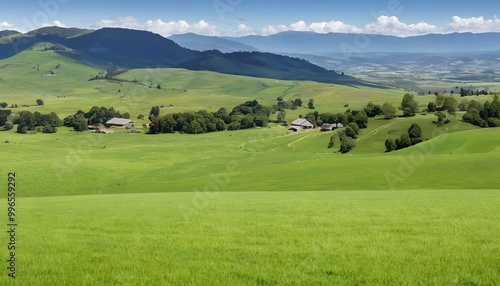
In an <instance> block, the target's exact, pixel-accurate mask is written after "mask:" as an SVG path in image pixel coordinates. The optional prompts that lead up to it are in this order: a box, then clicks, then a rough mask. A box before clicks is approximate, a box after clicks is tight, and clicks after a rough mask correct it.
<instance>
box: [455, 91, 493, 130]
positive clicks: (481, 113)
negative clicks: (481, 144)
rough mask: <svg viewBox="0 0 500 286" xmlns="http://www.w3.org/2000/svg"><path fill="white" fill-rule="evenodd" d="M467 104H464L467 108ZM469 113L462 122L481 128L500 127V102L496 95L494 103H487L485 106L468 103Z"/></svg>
mask: <svg viewBox="0 0 500 286" xmlns="http://www.w3.org/2000/svg"><path fill="white" fill-rule="evenodd" d="M465 105H466V103H464V104H463V106H465ZM467 105H468V106H467V108H468V111H467V112H466V113H465V114H464V115H463V117H462V120H463V121H465V122H468V123H471V124H474V125H477V126H480V127H500V101H499V99H498V95H495V97H494V99H493V102H491V103H490V102H489V101H486V102H485V103H484V104H483V105H481V104H479V103H477V102H475V103H474V104H472V102H468V104H467Z"/></svg>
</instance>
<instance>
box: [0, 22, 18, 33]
mask: <svg viewBox="0 0 500 286" xmlns="http://www.w3.org/2000/svg"><path fill="white" fill-rule="evenodd" d="M4 30H15V31H20V29H19V28H17V27H15V26H14V25H12V24H10V23H7V22H0V31H4Z"/></svg>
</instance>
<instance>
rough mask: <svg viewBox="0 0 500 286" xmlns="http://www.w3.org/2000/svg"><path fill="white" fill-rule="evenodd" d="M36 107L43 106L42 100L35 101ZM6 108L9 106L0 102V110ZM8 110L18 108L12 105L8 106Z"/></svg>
mask: <svg viewBox="0 0 500 286" xmlns="http://www.w3.org/2000/svg"><path fill="white" fill-rule="evenodd" d="M36 105H38V106H42V105H44V103H43V100H41V99H37V100H36ZM8 106H9V104H8V103H7V102H5V101H4V102H0V108H7V107H8ZM23 106H25V107H29V106H28V105H23ZM10 108H18V106H17V104H12V105H11V106H10Z"/></svg>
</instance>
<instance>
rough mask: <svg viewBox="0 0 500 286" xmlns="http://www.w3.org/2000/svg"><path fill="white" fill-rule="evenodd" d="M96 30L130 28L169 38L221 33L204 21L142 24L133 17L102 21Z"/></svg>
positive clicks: (148, 22)
mask: <svg viewBox="0 0 500 286" xmlns="http://www.w3.org/2000/svg"><path fill="white" fill-rule="evenodd" d="M95 26H96V28H104V27H112V28H128V29H137V30H147V31H150V32H154V33H157V34H160V35H162V36H165V37H168V36H171V35H174V34H185V33H195V34H200V35H209V36H218V35H220V32H219V30H218V28H217V27H216V26H212V25H210V24H209V23H207V22H205V21H204V20H201V21H199V22H198V23H193V24H190V23H188V22H186V21H184V20H179V21H170V22H163V21H162V20H161V19H158V20H156V21H152V20H148V21H146V22H145V23H140V22H139V21H138V20H137V19H136V18H134V17H132V16H127V17H119V18H114V19H111V20H102V21H100V22H98V23H97V24H96V25H95Z"/></svg>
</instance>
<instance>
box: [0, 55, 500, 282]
mask: <svg viewBox="0 0 500 286" xmlns="http://www.w3.org/2000/svg"><path fill="white" fill-rule="evenodd" d="M42 50H43V46H39V47H35V48H34V49H33V50H30V51H25V52H23V53H22V54H20V55H18V56H15V57H13V58H10V59H6V60H2V61H0V78H1V80H0V102H2V101H5V102H7V103H9V106H10V104H14V103H15V104H18V105H19V106H22V105H29V106H24V107H20V108H18V109H14V110H13V111H14V112H16V111H21V110H30V111H32V112H34V111H39V112H41V113H48V112H52V111H54V112H56V113H58V114H59V116H60V117H61V118H64V117H65V116H67V115H69V114H74V113H75V112H76V111H77V110H79V109H81V110H85V111H87V110H89V109H90V108H91V107H92V106H94V105H97V106H105V107H111V106H114V107H115V108H116V109H118V110H120V111H122V112H129V113H130V114H131V115H132V119H134V121H136V125H137V126H139V127H140V126H141V125H142V123H146V121H144V120H136V119H135V118H136V117H137V116H138V115H139V114H144V115H146V117H147V113H148V112H149V110H150V108H151V106H153V105H163V106H165V108H162V111H161V112H162V113H161V114H166V113H171V112H181V111H189V110H194V111H196V110H200V109H205V110H208V111H212V112H215V111H216V110H217V109H218V108H219V107H222V106H224V107H226V108H232V107H234V106H236V105H238V104H241V103H244V102H245V101H248V100H254V99H257V100H258V101H259V102H260V103H262V104H264V105H267V106H270V105H272V104H275V103H276V99H277V97H280V96H283V97H284V98H285V99H293V98H296V97H300V98H302V99H303V101H304V102H305V103H306V104H307V101H308V100H309V99H310V98H313V99H314V100H315V107H316V110H317V111H318V112H320V113H322V112H344V111H345V110H346V108H351V109H360V108H363V107H364V106H366V104H367V103H368V102H369V101H373V102H374V103H377V104H382V103H384V102H391V103H393V104H394V105H395V106H397V105H399V103H400V102H401V98H402V95H403V94H404V91H403V90H396V89H375V88H367V87H350V86H340V85H331V84H321V83H315V82H295V81H277V80H272V79H258V78H251V77H242V76H230V75H221V74H216V73H212V72H191V71H186V70H181V69H143V70H131V71H127V72H125V73H123V74H121V75H119V76H118V78H120V79H121V80H123V81H113V82H110V81H105V80H96V81H89V79H90V78H91V77H92V76H95V75H97V74H99V73H102V72H103V69H105V67H102V68H101V69H98V68H94V67H91V66H87V65H84V64H81V63H79V62H76V61H74V60H71V59H69V58H67V57H64V56H62V55H59V54H57V53H55V52H53V51H46V52H45V51H42ZM58 64H60V66H59V68H57V69H55V67H56V66H57V65H58ZM37 68H38V69H37ZM50 71H53V72H54V73H55V75H50V76H49V75H48V74H50ZM132 81H135V82H132ZM158 84H160V85H161V87H162V88H161V89H157V88H156V86H157V85H158ZM38 98H41V99H43V100H44V103H45V105H43V106H35V101H36V99H38ZM416 99H417V100H418V102H419V104H420V105H421V106H422V107H423V106H426V105H427V103H428V102H429V101H433V100H434V96H417V97H416ZM474 99H476V100H480V101H485V100H491V98H490V97H489V96H481V97H477V98H476V97H475V98H474ZM346 104H349V107H345V105H346ZM310 111H311V110H309V109H307V108H299V109H297V110H287V116H286V119H287V120H288V121H289V122H290V121H292V120H294V119H295V118H297V117H298V116H299V115H305V114H307V113H308V112H310ZM449 118H450V119H451V122H450V123H449V124H447V125H445V126H442V127H436V125H435V124H433V123H432V121H433V120H435V119H436V117H435V116H434V115H432V114H427V115H425V114H422V113H421V114H418V115H417V116H416V117H413V118H397V119H393V120H383V119H380V118H375V119H370V121H369V123H368V128H367V129H364V130H362V132H361V133H360V135H359V138H358V140H357V147H356V149H354V150H353V151H352V152H350V153H348V154H340V153H339V152H338V149H339V142H335V145H334V147H333V148H331V149H328V148H327V145H328V142H329V138H330V136H331V135H332V134H333V132H329V133H321V132H319V131H318V130H309V131H301V132H298V133H296V134H290V133H289V132H288V131H287V128H286V127H283V126H278V125H276V124H273V123H272V124H270V125H269V127H266V128H256V129H250V130H244V131H234V132H230V131H224V132H218V133H210V134H200V135H185V134H164V135H146V134H130V133H122V132H120V131H118V132H116V133H114V134H93V133H87V132H84V133H77V132H73V131H70V130H69V129H68V128H64V127H61V128H59V129H58V132H57V133H56V134H42V133H30V134H26V135H21V134H17V133H15V131H14V130H11V131H0V154H1V164H0V174H2V175H3V176H4V182H7V173H8V172H16V177H17V198H18V201H17V210H16V218H17V223H18V228H17V231H18V237H17V239H18V242H17V243H18V248H17V250H16V257H17V258H18V260H17V263H18V271H17V278H16V280H13V279H11V278H9V277H7V270H6V268H5V267H3V266H6V265H7V263H5V265H2V269H4V270H3V272H2V273H1V275H0V285H498V281H500V271H499V269H500V258H499V257H500V247H499V245H500V224H499V221H500V212H499V211H498V205H500V192H499V191H498V186H499V185H500V178H499V177H498V173H499V171H500V167H499V165H498V162H499V161H500V147H499V146H500V129H498V128H497V129H480V128H477V127H475V126H473V125H470V124H466V123H464V122H462V121H461V120H460V118H461V114H457V116H456V117H453V116H451V117H449ZM412 123H418V124H419V125H420V126H421V127H422V128H423V130H424V132H423V137H424V139H425V141H424V142H422V143H421V144H418V145H416V146H413V147H411V148H408V149H404V150H400V151H396V152H391V153H385V152H384V151H385V147H384V141H385V140H386V139H387V138H397V137H399V136H400V135H401V134H402V133H404V132H406V131H407V130H408V128H409V127H410V125H411V124H412ZM143 131H144V130H143ZM2 212H3V213H4V225H5V224H6V223H7V204H5V207H4V208H3V210H2V209H0V214H2ZM6 230H8V229H6ZM1 233H2V234H1V235H0V247H3V249H4V250H3V252H1V253H2V255H3V256H2V257H8V255H9V253H8V250H7V248H6V247H5V246H6V245H7V243H8V239H9V237H8V234H7V232H6V231H1ZM2 243H3V244H5V246H2ZM3 260H4V261H5V260H6V259H3Z"/></svg>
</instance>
